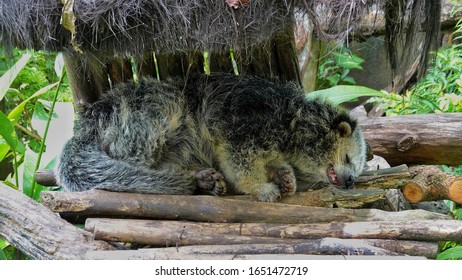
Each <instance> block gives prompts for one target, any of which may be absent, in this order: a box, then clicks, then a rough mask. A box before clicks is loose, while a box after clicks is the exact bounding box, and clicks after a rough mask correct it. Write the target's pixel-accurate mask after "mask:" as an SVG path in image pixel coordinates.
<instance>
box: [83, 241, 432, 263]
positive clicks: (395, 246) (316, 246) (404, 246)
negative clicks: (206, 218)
mask: <svg viewBox="0 0 462 280" xmlns="http://www.w3.org/2000/svg"><path fill="white" fill-rule="evenodd" d="M334 241H339V242H342V243H343V244H345V243H348V242H350V243H352V244H355V243H360V244H362V245H363V246H364V245H366V244H367V245H369V246H374V247H377V248H381V249H384V250H387V251H390V252H393V253H397V254H404V255H408V256H422V257H426V258H429V259H434V258H436V255H437V253H438V244H437V243H432V242H418V241H403V240H378V239H360V240H350V241H349V240H339V239H337V238H323V239H317V240H304V241H302V242H301V243H295V244H235V245H193V246H181V247H175V248H156V249H143V250H138V251H131V250H124V251H110V252H108V254H107V255H106V256H108V257H109V259H111V257H112V258H116V259H119V258H122V257H123V258H127V257H129V256H130V257H129V258H132V257H135V256H143V255H145V254H149V255H151V256H154V255H157V254H160V253H167V254H168V253H173V252H176V253H181V254H184V255H186V256H201V255H202V256H204V257H206V256H209V258H211V255H213V256H214V257H215V256H224V255H225V256H226V255H262V254H271V255H273V256H274V257H273V258H276V254H277V255H291V256H293V258H294V255H301V254H304V255H307V254H312V255H315V254H320V253H322V250H323V249H321V248H320V247H321V244H328V243H333V242H334ZM325 248H326V247H324V250H325ZM334 250H335V249H334ZM337 250H338V249H337ZM331 252H332V250H331ZM354 252H355V253H356V254H357V251H354ZM333 253H336V252H333ZM337 253H340V251H337ZM103 255H104V254H103V252H90V253H89V254H87V258H88V257H90V258H96V259H99V257H98V256H103Z"/></svg>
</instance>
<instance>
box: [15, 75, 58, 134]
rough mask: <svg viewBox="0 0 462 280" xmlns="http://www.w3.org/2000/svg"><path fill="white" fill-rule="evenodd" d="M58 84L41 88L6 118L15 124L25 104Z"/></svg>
mask: <svg viewBox="0 0 462 280" xmlns="http://www.w3.org/2000/svg"><path fill="white" fill-rule="evenodd" d="M57 85H58V83H54V84H51V85H48V86H46V87H43V88H41V89H39V90H38V91H37V92H35V93H34V94H32V95H31V96H30V97H29V98H27V99H26V100H24V101H23V102H21V104H19V105H18V106H16V108H14V109H13V110H12V111H11V112H10V113H9V114H8V118H9V119H10V120H11V122H12V123H13V125H14V124H16V122H18V120H19V117H20V116H21V114H22V112H23V111H24V107H25V106H26V104H27V103H28V102H29V101H30V100H31V99H33V98H35V97H38V96H40V95H42V94H45V93H47V92H48V91H49V90H50V89H52V88H54V87H55V86H57Z"/></svg>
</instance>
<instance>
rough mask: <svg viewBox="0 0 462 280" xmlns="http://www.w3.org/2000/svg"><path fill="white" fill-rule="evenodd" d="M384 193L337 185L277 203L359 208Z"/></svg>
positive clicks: (282, 199) (246, 197)
mask: <svg viewBox="0 0 462 280" xmlns="http://www.w3.org/2000/svg"><path fill="white" fill-rule="evenodd" d="M384 194H385V191H383V190H341V189H339V188H337V187H325V188H322V189H319V190H311V191H306V192H297V193H296V194H295V195H293V196H286V197H282V198H281V199H279V200H278V203H283V204H291V205H299V206H314V207H329V208H332V207H341V208H360V207H362V206H364V205H365V204H368V203H371V202H375V201H377V200H380V199H383V197H384ZM223 198H225V199H237V200H245V201H255V198H254V197H253V196H250V195H233V196H224V197H223Z"/></svg>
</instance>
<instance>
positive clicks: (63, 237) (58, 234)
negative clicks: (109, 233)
mask: <svg viewBox="0 0 462 280" xmlns="http://www.w3.org/2000/svg"><path fill="white" fill-rule="evenodd" d="M0 236H1V237H2V238H4V239H6V240H7V241H8V242H9V243H11V244H13V246H15V247H16V248H18V249H19V250H21V251H22V252H24V253H25V254H26V255H28V256H29V257H31V258H33V259H83V258H84V257H85V254H86V253H87V252H88V251H91V250H112V249H113V246H112V245H110V244H109V243H107V242H105V241H95V240H93V236H92V234H90V233H89V232H87V231H84V230H81V229H78V228H76V227H75V226H73V225H72V224H70V223H68V222H66V221H64V220H62V219H60V218H59V216H57V215H56V214H55V213H53V212H51V211H50V210H49V209H47V208H46V207H44V206H42V205H40V204H38V203H37V202H35V201H33V200H31V199H30V198H28V197H26V196H25V195H24V194H22V193H21V192H19V191H16V190H14V189H12V188H10V187H8V186H6V185H4V184H2V183H0Z"/></svg>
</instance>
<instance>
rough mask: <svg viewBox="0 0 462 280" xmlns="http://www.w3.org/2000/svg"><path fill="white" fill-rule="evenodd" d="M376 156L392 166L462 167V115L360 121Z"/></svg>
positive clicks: (414, 116) (379, 118) (361, 119)
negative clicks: (437, 165) (434, 165)
mask: <svg viewBox="0 0 462 280" xmlns="http://www.w3.org/2000/svg"><path fill="white" fill-rule="evenodd" d="M358 121H359V124H360V126H361V129H362V130H363V133H364V137H365V138H366V140H367V142H368V143H369V145H370V146H371V147H372V149H373V151H374V154H377V155H379V156H382V157H384V158H385V159H386V160H387V161H388V162H389V163H390V164H391V165H398V164H403V163H405V164H447V165H458V164H462V129H461V123H462V113H445V114H421V115H408V116H391V117H378V118H359V119H358Z"/></svg>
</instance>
